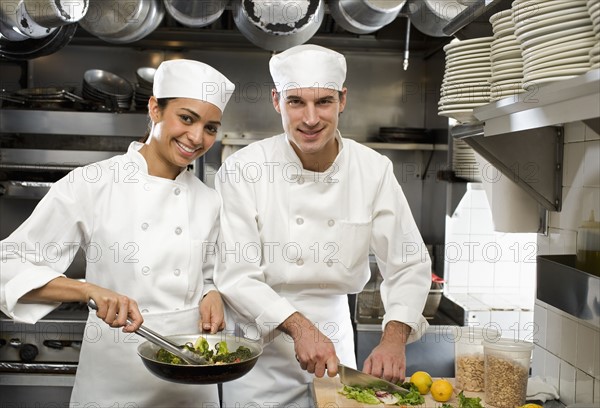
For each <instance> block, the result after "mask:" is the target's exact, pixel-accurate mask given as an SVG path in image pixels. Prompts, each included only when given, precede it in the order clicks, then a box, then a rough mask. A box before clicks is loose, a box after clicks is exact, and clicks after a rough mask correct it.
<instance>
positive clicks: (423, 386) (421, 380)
mask: <svg viewBox="0 0 600 408" xmlns="http://www.w3.org/2000/svg"><path fill="white" fill-rule="evenodd" d="M410 382H411V383H413V384H414V385H415V386H416V387H417V389H418V390H419V394H421V395H425V394H427V393H428V392H429V388H430V387H431V383H433V380H432V379H431V376H430V375H429V374H427V373H426V372H425V371H417V372H416V373H414V374H413V375H411V376H410Z"/></svg>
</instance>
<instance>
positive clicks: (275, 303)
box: [215, 161, 296, 337]
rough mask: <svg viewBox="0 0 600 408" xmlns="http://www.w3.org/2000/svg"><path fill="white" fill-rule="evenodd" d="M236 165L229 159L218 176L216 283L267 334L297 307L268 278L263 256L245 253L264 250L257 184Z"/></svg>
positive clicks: (227, 300) (242, 312) (230, 303)
mask: <svg viewBox="0 0 600 408" xmlns="http://www.w3.org/2000/svg"><path fill="white" fill-rule="evenodd" d="M235 167H236V164H235V163H233V161H228V162H225V163H224V164H223V166H221V169H219V172H218V173H217V177H216V178H215V188H216V190H217V191H218V192H219V193H220V194H221V197H222V200H223V205H222V211H221V231H220V234H219V243H218V251H219V253H218V256H217V262H216V263H217V267H216V269H215V283H216V285H217V287H218V288H219V291H220V292H221V294H222V295H223V297H224V298H225V300H226V302H227V303H228V304H229V305H230V306H231V307H233V309H234V310H235V311H237V313H239V314H240V315H241V316H242V317H243V318H244V319H245V320H246V321H247V322H254V323H256V325H257V328H256V329H257V330H259V331H260V333H261V334H262V336H263V337H265V336H268V335H270V334H271V333H272V332H273V331H274V330H275V328H276V327H277V326H279V325H280V324H281V323H282V322H283V321H284V320H286V319H287V318H288V317H289V316H290V315H291V314H293V313H294V312H295V311H296V309H295V308H294V307H293V306H292V305H291V304H290V303H289V301H288V300H287V299H285V298H283V297H281V296H279V294H277V293H276V292H275V291H274V290H273V289H272V288H271V287H270V286H269V284H268V283H267V282H266V278H265V275H264V271H263V267H262V266H261V259H262V257H254V256H253V257H248V256H244V254H245V253H247V251H248V250H258V251H261V250H262V242H261V239H260V234H259V230H258V225H257V219H258V214H257V209H256V204H255V203H256V200H255V191H254V188H253V186H252V185H251V183H248V182H245V181H244V180H243V178H238V177H236V176H235V175H233V174H235ZM238 174H239V172H238Z"/></svg>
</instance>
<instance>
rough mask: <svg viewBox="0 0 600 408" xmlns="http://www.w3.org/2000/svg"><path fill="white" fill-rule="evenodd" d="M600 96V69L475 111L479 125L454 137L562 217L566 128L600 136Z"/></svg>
mask: <svg viewBox="0 0 600 408" xmlns="http://www.w3.org/2000/svg"><path fill="white" fill-rule="evenodd" d="M599 90H600V69H595V70H591V71H589V72H587V73H586V74H584V75H580V76H578V77H575V78H571V79H568V80H563V81H557V82H552V83H548V84H544V85H540V86H532V87H531V88H530V89H529V90H528V92H525V93H522V94H518V95H515V96H512V97H507V98H504V99H501V100H499V101H496V102H493V103H490V104H487V105H484V106H481V107H478V108H475V109H474V111H473V113H474V115H475V117H476V118H477V119H478V122H473V123H469V124H463V125H457V126H454V127H452V128H451V129H450V133H451V135H452V137H453V138H455V139H462V140H464V141H465V142H466V143H468V144H469V145H470V146H471V147H473V149H474V150H475V151H476V152H478V153H479V154H481V155H482V156H483V157H484V158H485V159H486V160H488V161H489V162H490V163H491V164H493V165H494V166H495V167H496V168H498V170H500V171H501V172H502V173H504V174H505V175H506V176H508V177H511V180H513V181H515V182H516V183H517V184H518V185H519V186H521V187H522V188H524V189H525V191H527V192H528V193H529V194H530V195H531V196H532V197H533V198H535V199H536V200H537V201H538V203H539V204H541V205H542V206H543V207H544V208H545V209H546V210H550V211H560V210H561V205H562V167H563V131H562V125H563V124H564V123H569V122H576V121H582V122H584V123H585V124H586V125H587V126H589V127H590V128H591V129H592V130H593V131H595V132H596V133H600V114H599V113H600V98H598V91H599ZM532 164H534V165H536V166H538V167H537V168H536V169H535V170H536V172H535V177H531V176H532V173H531V172H528V166H531V165H532ZM529 170H530V169H529ZM528 178H530V179H528ZM544 228H545V227H544V226H542V227H541V229H544Z"/></svg>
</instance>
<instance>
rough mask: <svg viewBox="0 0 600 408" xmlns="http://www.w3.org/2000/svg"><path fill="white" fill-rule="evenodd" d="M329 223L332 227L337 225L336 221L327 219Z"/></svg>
mask: <svg viewBox="0 0 600 408" xmlns="http://www.w3.org/2000/svg"><path fill="white" fill-rule="evenodd" d="M327 225H329V226H330V227H333V226H334V225H335V221H334V220H329V221H327Z"/></svg>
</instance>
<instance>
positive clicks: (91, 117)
mask: <svg viewBox="0 0 600 408" xmlns="http://www.w3.org/2000/svg"><path fill="white" fill-rule="evenodd" d="M146 122H147V116H146V115H145V114H141V113H123V114H121V113H112V112H85V111H75V110H66V109H62V110H54V111H49V110H34V109H4V108H3V109H1V110H0V239H5V238H6V237H7V236H8V235H10V233H12V231H14V230H15V229H16V228H17V227H18V226H19V225H20V224H21V223H22V222H23V221H24V220H25V219H27V217H28V216H29V215H30V214H31V212H32V211H33V209H34V208H35V206H36V205H37V204H38V203H39V201H40V199H41V198H42V197H43V196H44V195H45V194H46V192H47V191H48V189H49V188H50V187H51V185H52V183H53V182H55V181H56V180H58V179H59V178H61V177H63V176H65V175H66V174H67V173H68V172H69V171H70V170H72V169H73V168H75V167H78V166H82V165H86V164H89V163H92V162H96V161H99V160H103V159H106V158H109V157H112V156H114V155H117V154H121V153H123V152H125V151H126V150H127V147H128V145H129V144H130V142H131V141H133V140H138V139H139V138H140V137H141V136H142V135H143V133H144V131H145V129H146V126H147V125H146ZM66 274H67V276H69V277H71V278H75V279H82V280H83V279H85V258H84V256H83V253H82V252H81V251H80V252H79V253H78V254H77V255H76V256H75V258H74V261H73V263H72V264H71V266H70V267H69V269H68V270H67V272H66ZM87 315H88V309H87V307H86V305H85V304H79V303H65V304H63V305H61V306H60V307H59V308H58V309H56V310H55V311H53V312H52V313H50V314H48V315H47V316H45V317H44V318H43V319H41V320H40V321H39V322H38V323H36V324H33V325H31V324H22V323H18V322H14V321H12V320H11V319H9V318H8V317H7V316H5V315H3V314H1V313H0V407H19V408H28V407H38V408H41V407H67V406H68V403H69V399H70V395H71V390H72V387H73V383H74V378H75V373H76V370H77V363H78V360H79V350H80V347H81V342H82V339H83V338H84V336H85V335H86V333H85V322H86V320H87Z"/></svg>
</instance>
